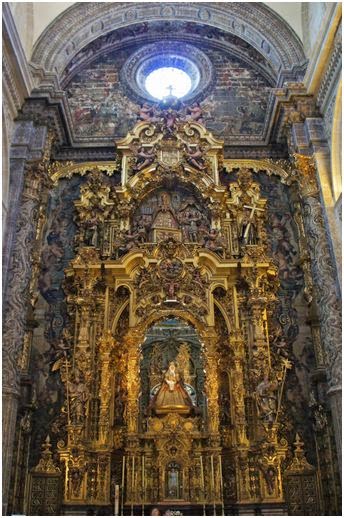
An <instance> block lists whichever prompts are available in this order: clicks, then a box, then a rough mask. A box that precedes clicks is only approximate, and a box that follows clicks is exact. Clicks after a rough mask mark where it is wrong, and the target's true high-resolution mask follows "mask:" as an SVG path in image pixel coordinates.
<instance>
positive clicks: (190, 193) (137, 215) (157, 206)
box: [132, 183, 211, 243]
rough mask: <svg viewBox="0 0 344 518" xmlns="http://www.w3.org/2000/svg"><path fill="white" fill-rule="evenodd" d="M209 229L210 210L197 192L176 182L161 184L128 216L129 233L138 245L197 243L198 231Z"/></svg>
mask: <svg viewBox="0 0 344 518" xmlns="http://www.w3.org/2000/svg"><path fill="white" fill-rule="evenodd" d="M210 227H211V215H210V211H209V210H208V208H207V207H206V205H205V203H204V200H203V199H202V198H201V196H200V195H199V193H198V192H197V189H195V188H194V187H193V186H191V185H190V186H189V185H180V184H179V183H176V184H173V185H170V184H166V185H161V186H160V187H158V188H156V189H154V190H152V191H150V192H149V193H148V194H146V195H145V196H144V198H143V199H141V200H140V202H139V203H138V206H137V208H136V210H135V212H134V214H133V217H132V232H134V233H135V232H136V233H139V235H140V236H141V238H142V242H150V243H156V242H159V241H161V240H163V239H165V238H166V237H167V236H168V237H174V238H175V239H177V240H178V241H182V242H184V243H200V242H201V241H202V239H203V238H202V230H205V231H206V232H207V231H209V229H210Z"/></svg>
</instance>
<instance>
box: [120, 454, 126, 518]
mask: <svg viewBox="0 0 344 518" xmlns="http://www.w3.org/2000/svg"><path fill="white" fill-rule="evenodd" d="M124 472H125V455H123V463H122V502H121V516H123V506H124V480H125V479H124Z"/></svg>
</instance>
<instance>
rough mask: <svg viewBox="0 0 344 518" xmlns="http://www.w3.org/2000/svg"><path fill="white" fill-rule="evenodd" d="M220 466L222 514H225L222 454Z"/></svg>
mask: <svg viewBox="0 0 344 518" xmlns="http://www.w3.org/2000/svg"><path fill="white" fill-rule="evenodd" d="M219 467H220V489H221V508H222V516H224V515H225V508H224V501H223V478H222V456H221V455H219Z"/></svg>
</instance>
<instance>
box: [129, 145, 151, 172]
mask: <svg viewBox="0 0 344 518" xmlns="http://www.w3.org/2000/svg"><path fill="white" fill-rule="evenodd" d="M135 154H136V164H135V166H134V167H133V171H141V169H144V168H145V167H148V166H149V165H151V164H152V163H153V162H154V159H155V155H156V154H155V149H154V147H150V148H144V147H143V146H141V147H140V148H139V149H138V150H137V152H136V153H135Z"/></svg>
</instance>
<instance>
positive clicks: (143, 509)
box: [142, 453, 145, 516]
mask: <svg viewBox="0 0 344 518" xmlns="http://www.w3.org/2000/svg"><path fill="white" fill-rule="evenodd" d="M144 514H145V456H144V454H143V453H142V516H144Z"/></svg>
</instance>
